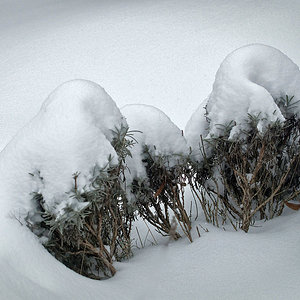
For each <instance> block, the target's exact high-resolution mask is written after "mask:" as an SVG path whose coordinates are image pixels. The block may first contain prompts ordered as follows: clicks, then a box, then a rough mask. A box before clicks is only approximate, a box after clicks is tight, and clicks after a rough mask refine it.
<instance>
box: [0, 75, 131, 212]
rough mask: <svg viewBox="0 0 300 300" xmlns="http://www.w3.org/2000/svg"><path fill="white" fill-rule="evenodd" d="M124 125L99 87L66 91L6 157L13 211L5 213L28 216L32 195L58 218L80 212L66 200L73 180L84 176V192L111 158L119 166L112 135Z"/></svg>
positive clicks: (4, 178) (70, 86) (66, 87)
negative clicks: (71, 211) (38, 195)
mask: <svg viewBox="0 0 300 300" xmlns="http://www.w3.org/2000/svg"><path fill="white" fill-rule="evenodd" d="M121 124H124V125H126V122H125V120H124V118H123V116H122V115H121V113H120V111H119V109H118V108H117V106H116V104H115V103H114V101H113V100H112V99H111V98H110V96H109V95H108V94H107V93H106V92H105V90H104V89H103V88H101V87H100V86H99V85H97V84H95V83H93V82H91V81H86V80H73V81H69V82H66V83H64V84H62V85H60V86H59V87H58V88H56V89H55V90H54V91H53V92H52V93H51V94H50V96H49V97H48V98H47V99H46V101H45V102H44V104H43V105H42V108H41V110H40V112H39V113H38V115H37V116H36V117H35V118H34V119H33V120H32V121H31V122H29V123H28V124H27V125H26V126H25V127H24V128H23V129H22V130H21V131H20V132H19V133H18V135H17V136H16V137H15V138H14V139H13V140H12V141H11V143H10V144H8V146H7V147H6V148H5V149H4V150H3V151H2V153H1V160H0V168H1V173H0V180H1V186H3V187H2V188H1V190H2V191H3V193H2V195H3V196H2V197H3V198H4V197H5V198H6V199H7V200H6V203H5V204H6V205H7V206H8V207H7V208H5V209H3V208H2V211H1V213H7V212H8V211H10V210H12V209H18V210H19V211H20V212H21V211H24V212H28V211H29V210H30V208H31V201H30V197H31V195H30V194H31V193H32V192H39V193H42V194H43V197H44V200H45V203H46V205H48V206H49V210H50V211H51V210H53V212H54V213H55V214H57V215H58V214H60V213H61V211H62V210H63V208H64V207H65V206H66V205H67V204H69V205H72V206H75V207H76V206H78V209H80V207H81V206H80V204H79V203H73V202H74V201H75V199H73V200H71V199H69V196H68V195H67V194H66V192H67V191H70V190H71V189H72V187H73V184H74V181H73V174H74V173H76V172H80V176H79V177H78V189H81V188H83V187H84V186H85V185H86V184H88V183H89V179H90V178H91V177H92V174H91V171H92V169H93V168H94V167H95V166H96V165H97V166H99V167H100V168H102V167H104V166H105V165H106V164H107V162H108V157H109V155H111V156H112V157H113V158H114V159H115V161H116V162H117V160H116V159H117V154H116V152H115V150H114V149H113V147H112V146H111V144H110V141H111V140H112V132H111V130H114V129H115V127H117V128H120V126H121ZM37 172H40V175H38V174H37ZM29 173H31V174H33V175H34V178H32V176H31V175H29ZM39 177H42V178H43V180H39ZM21 195H22V196H21ZM20 196H21V197H20ZM70 201H73V202H72V203H70ZM76 201H77V200H76ZM1 202H2V203H3V200H2V201H1ZM62 202H63V203H62ZM3 204H4V203H3ZM55 207H56V209H55Z"/></svg>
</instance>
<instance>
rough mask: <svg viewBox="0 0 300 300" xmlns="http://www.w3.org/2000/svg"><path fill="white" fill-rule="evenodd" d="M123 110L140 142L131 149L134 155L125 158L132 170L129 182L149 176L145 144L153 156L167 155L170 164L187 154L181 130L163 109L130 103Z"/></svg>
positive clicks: (135, 136)
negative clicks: (146, 165)
mask: <svg viewBox="0 0 300 300" xmlns="http://www.w3.org/2000/svg"><path fill="white" fill-rule="evenodd" d="M121 113H122V114H123V115H124V117H125V118H126V121H127V123H128V126H129V129H130V130H132V131H135V132H133V136H134V138H135V139H136V142H137V144H136V145H135V146H134V147H133V148H132V150H131V154H132V158H130V157H128V158H127V160H126V164H127V165H128V168H129V170H130V172H128V174H127V178H128V184H130V183H131V182H132V179H134V178H140V179H143V178H146V169H145V167H144V164H143V162H142V160H143V158H144V154H143V152H144V147H145V146H147V147H148V149H149V152H150V154H151V155H152V156H155V157H168V158H169V159H168V162H169V165H170V166H173V165H174V164H175V163H176V162H177V161H178V160H180V156H182V155H187V154H188V149H187V145H186V141H185V138H184V137H183V135H182V132H181V130H180V129H179V128H178V127H177V126H176V125H175V124H174V123H173V122H172V121H171V120H170V118H169V117H168V116H167V115H166V114H165V113H164V112H162V111H161V110H160V109H158V108H155V107H153V106H150V105H143V104H128V105H126V106H124V107H123V108H121ZM171 155H172V157H171ZM130 178H131V179H130Z"/></svg>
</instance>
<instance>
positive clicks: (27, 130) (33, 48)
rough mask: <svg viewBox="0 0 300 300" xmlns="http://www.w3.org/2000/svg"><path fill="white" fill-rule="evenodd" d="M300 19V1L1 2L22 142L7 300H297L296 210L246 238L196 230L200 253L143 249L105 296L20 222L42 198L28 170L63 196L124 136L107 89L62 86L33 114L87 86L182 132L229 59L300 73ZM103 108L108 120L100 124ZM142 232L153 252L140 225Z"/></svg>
mask: <svg viewBox="0 0 300 300" xmlns="http://www.w3.org/2000/svg"><path fill="white" fill-rule="evenodd" d="M299 9H300V5H299V1H298V0H290V1H288V3H286V2H283V1H280V0H273V1H259V0H249V1H242V0H238V1H232V0H224V1H219V0H212V1H206V0H197V1H196V0H186V1H180V0H174V1H170V0H164V1H136V0H129V1H120V0H114V1H109V2H108V1H96V0H85V1H83V0H72V1H71V0H64V1H59V0H43V1H42V2H41V1H39V0H27V1H17V0H1V10H0V46H1V47H0V65H1V74H0V80H1V90H0V136H1V140H0V149H2V148H4V147H5V146H6V145H7V144H8V142H9V141H10V140H11V138H12V137H13V136H15V135H16V134H17V132H19V133H18V134H17V136H16V137H15V138H14V139H13V141H12V142H10V144H9V145H7V146H6V147H5V149H4V150H3V151H2V152H1V153H0V268H1V271H2V272H1V274H0V299H12V300H14V299H118V300H119V299H299V298H300V292H299V277H300V256H299V245H300V235H299V230H298V228H299V226H300V218H299V213H294V212H291V211H290V210H289V209H287V210H286V211H285V214H284V215H283V216H281V217H278V218H276V219H274V220H271V221H268V222H266V223H260V222H258V223H256V225H257V226H259V227H251V229H250V232H249V233H248V234H245V233H243V232H232V229H231V228H230V227H226V228H225V229H226V231H224V229H222V228H214V227H212V226H211V225H209V224H205V222H204V220H203V219H202V218H200V219H198V220H196V221H194V224H193V232H192V234H193V238H194V242H193V243H192V244H190V243H189V242H188V241H187V239H181V240H179V241H177V242H171V243H168V246H166V245H165V244H167V240H166V239H167V238H165V237H161V236H159V235H158V234H156V233H155V231H154V230H153V234H155V237H156V239H157V241H158V243H159V246H152V245H151V243H150V242H146V245H145V246H144V248H143V249H137V248H135V249H134V257H133V258H132V259H130V260H128V261H126V262H122V263H117V264H116V268H117V271H118V272H117V274H116V276H115V277H113V278H112V279H109V280H106V281H100V282H99V281H93V280H90V279H87V278H84V277H82V276H80V275H78V274H76V273H74V272H73V271H71V270H69V269H67V268H66V267H65V266H64V265H62V264H61V263H59V262H58V261H57V260H56V259H55V258H53V257H52V256H51V255H50V254H49V253H48V252H47V251H46V250H45V249H44V248H43V246H42V245H41V244H40V243H39V241H38V239H37V238H36V237H35V236H34V235H33V234H32V233H31V232H30V231H29V230H28V229H27V228H26V226H24V225H23V226H22V225H21V224H20V223H19V221H18V220H17V219H19V220H20V222H22V213H23V211H24V210H26V209H28V206H30V203H29V192H31V191H32V190H33V189H39V188H45V187H44V186H39V183H38V182H34V181H33V180H32V176H30V175H28V172H34V171H35V170H34V169H33V170H32V167H35V168H37V169H38V168H39V167H40V166H42V165H43V166H47V168H46V169H47V170H48V171H47V172H46V174H45V178H46V177H47V178H49V180H51V181H52V183H53V184H57V182H63V184H64V186H60V187H59V186H57V187H56V188H57V189H60V188H61V190H65V188H67V187H69V186H70V185H71V184H72V178H71V177H70V174H71V175H72V173H74V172H76V171H78V169H81V170H80V171H81V172H82V174H88V170H87V169H86V170H84V169H83V168H82V167H83V165H82V164H84V165H85V162H86V161H87V160H88V161H89V163H91V164H93V163H95V162H96V161H97V162H98V163H101V162H102V159H103V158H104V157H105V156H106V155H107V154H109V153H113V152H112V151H113V149H112V147H111V145H110V143H109V140H110V138H111V136H110V131H109V130H108V129H109V128H110V127H111V126H114V125H115V124H120V122H124V120H122V116H121V115H120V113H119V111H118V109H117V108H116V106H115V104H114V103H113V102H112V101H111V100H110V97H109V96H108V95H107V94H106V93H105V92H104V91H103V89H102V88H100V87H99V86H98V85H96V84H94V83H91V82H87V81H75V82H72V83H70V82H69V83H68V84H65V85H63V86H61V87H60V88H58V90H56V91H55V92H54V94H52V96H50V98H51V97H52V100H51V101H47V102H46V103H48V104H45V105H44V106H43V108H42V110H41V111H40V112H39V113H38V111H39V109H40V107H41V104H42V102H43V100H44V99H45V98H46V97H47V95H48V94H49V91H51V90H53V89H54V88H55V87H56V86H58V85H60V84H61V83H62V82H66V81H69V80H70V79H74V78H88V79H90V80H92V81H94V82H97V83H100V84H101V85H102V86H104V87H105V88H106V90H107V91H108V92H109V94H110V95H112V98H113V99H114V100H115V101H116V103H117V106H118V107H122V106H124V105H125V104H128V103H143V104H148V105H149V104H151V105H154V106H156V107H158V108H159V109H162V110H163V111H165V112H166V113H167V114H168V116H170V117H171V119H172V120H173V121H174V123H175V124H177V125H178V126H179V127H180V128H183V127H184V125H185V124H186V122H187V120H188V119H189V118H190V116H191V114H192V112H193V111H195V110H196V108H197V107H198V106H199V104H200V103H201V100H202V99H206V97H207V95H208V94H209V92H210V91H211V87H212V84H213V81H214V75H215V72H216V70H217V69H218V67H219V66H220V64H221V62H222V61H223V60H224V57H225V55H227V54H228V53H231V52H232V51H233V50H234V49H237V48H239V47H241V46H242V45H246V44H249V43H263V44H267V45H271V46H273V47H275V48H277V49H280V50H281V51H282V52H283V53H285V54H286V55H287V56H288V57H290V58H291V59H292V60H293V61H294V62H295V63H297V64H299V62H300V52H299V41H300V31H299V30H298V28H300V19H299ZM275 56H276V55H275ZM251 57H252V56H251ZM285 61H286V58H285ZM263 63H265V61H263ZM259 65H260V63H258V66H259ZM290 65H291V66H292V64H290ZM265 67H266V66H265ZM270 67H271V68H272V64H271V65H270ZM292 68H293V67H292ZM248 74H249V73H248ZM229 75H233V74H229ZM258 75H260V74H258ZM281 76H283V77H284V78H285V76H284V75H283V74H281ZM246 78H247V76H246ZM249 78H250V79H253V78H252V77H248V79H249ZM257 78H258V79H260V80H261V79H264V78H261V77H260V76H258V77H257ZM247 82H248V81H247ZM248 84H249V82H248ZM285 88H286V87H285ZM269 92H270V90H269ZM98 102H99V103H98ZM97 103H98V104H99V105H97ZM85 104H86V105H85ZM106 105H107V106H106ZM204 105H205V102H203V103H202V104H201V105H200V106H199V111H200V112H199V113H196V114H195V115H194V117H193V119H195V121H193V122H192V123H193V124H194V125H193V126H194V127H191V128H192V129H191V130H190V133H191V135H193V136H194V137H196V136H197V135H198V136H199V132H205V130H206V129H208V127H207V126H206V123H205V122H206V121H204V120H203V118H202V116H203V113H204V112H205V110H204V109H203V106H204ZM214 105H215V104H214ZM103 106H106V109H105V111H104V112H107V111H108V110H109V111H111V112H113V113H112V114H111V115H112V116H114V117H113V119H109V118H108V119H106V118H105V117H106V116H107V114H105V116H104V119H101V118H97V117H96V115H101V116H103V114H102V113H103V112H102V107H103ZM215 112H216V111H215ZM37 113H38V115H37V116H36V117H35V118H34V120H32V121H30V120H31V119H32V118H33V117H34V116H35V115H36V114H37ZM158 115H159V114H158V113H157V114H156V115H155V116H156V117H157V116H158ZM200 115H201V117H199V119H200V122H201V124H200V125H198V120H197V119H198V116H200ZM54 120H55V121H54ZM76 120H77V121H76ZM128 120H129V118H128ZM133 122H134V120H133ZM166 122H167V121H166ZM26 124H27V125H26ZM168 124H170V122H168ZM197 126H199V131H196V130H195V129H194V128H197ZM23 127H24V128H23ZM21 128H23V129H21ZM20 129H21V131H20ZM132 129H134V128H132ZM136 129H137V128H136ZM176 130H177V132H178V129H176ZM176 130H175V129H174V131H176ZM202 130H203V131H202ZM185 136H186V138H188V136H189V134H188V133H187V132H186V133H185ZM46 137H47V138H46ZM194 137H193V138H191V140H193V141H195V138H194ZM63 141H65V142H63ZM68 141H69V142H70V143H67V142H68ZM196 143H198V141H197V142H196ZM100 145H101V147H100V148H99V147H98V146H100ZM72 146H75V148H76V150H77V151H78V152H76V151H74V148H72ZM50 149H51V151H49V150H50ZM96 149H98V150H97V151H99V149H100V151H103V152H102V153H100V152H97V151H96ZM75 153H77V154H78V155H77V154H76V155H75ZM87 153H88V155H87ZM71 154H72V155H71ZM81 158H82V160H81ZM62 162H63V163H62ZM29 169H30V170H29ZM54 169H56V170H59V172H55V171H54ZM28 170H29V171H28ZM82 170H83V171H82ZM27 175H28V176H27ZM43 175H44V174H43ZM54 177H55V178H56V179H59V180H54V179H55V178H54ZM64 178H65V179H64ZM66 178H68V180H67V179H66ZM82 178H83V177H82ZM54 181H55V182H54ZM46 187H47V184H46ZM48 187H49V189H50V185H48ZM48 187H47V188H48ZM51 197H52V194H51V193H50V190H49V201H50V199H52V198H51ZM52 200H53V199H52ZM52 200H51V201H52ZM188 200H189V198H188V195H187V196H186V201H188ZM196 225H198V226H199V228H200V225H202V226H204V227H205V228H206V227H207V228H208V230H209V232H205V231H204V230H202V229H201V228H200V231H201V238H198V237H197V233H196V231H195V227H196ZM135 226H136V227H138V228H139V231H140V234H141V235H142V238H143V239H144V238H146V234H147V228H146V227H145V224H143V223H142V222H137V223H135ZM133 233H135V230H133ZM133 238H134V243H136V244H138V239H137V236H136V235H135V234H133ZM148 239H149V237H148ZM139 247H140V248H141V246H139Z"/></svg>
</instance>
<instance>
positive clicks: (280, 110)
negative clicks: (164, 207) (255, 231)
mask: <svg viewBox="0 0 300 300" xmlns="http://www.w3.org/2000/svg"><path fill="white" fill-rule="evenodd" d="M299 99H300V72H299V68H298V66H297V65H295V64H294V63H293V62H292V61H291V60H290V59H289V58H288V57H287V56H285V55H284V54H283V53H281V52H280V51H278V50H276V49H274V48H272V47H268V46H264V45H250V46H246V47H243V48H240V49H238V50H236V51H234V52H233V53H232V54H230V55H229V56H228V57H227V58H226V59H225V61H224V62H223V63H222V65H221V67H220V69H219V70H218V72H217V75H216V80H215V83H214V86H213V91H212V93H211V94H210V96H209V97H208V99H207V100H206V101H205V102H204V103H202V106H203V107H200V108H199V109H198V110H197V111H196V112H195V113H194V115H193V116H192V117H191V119H190V121H189V122H188V124H187V126H186V137H187V140H188V144H189V145H190V146H191V148H192V156H191V158H192V159H191V165H192V169H191V173H190V174H189V181H190V183H191V187H192V191H193V193H194V196H195V197H197V198H198V199H199V200H200V203H201V205H202V208H203V210H204V213H205V216H206V218H207V220H208V221H212V222H213V223H215V224H216V225H219V221H220V220H219V217H221V218H222V219H221V220H222V221H223V222H224V221H225V220H226V219H228V218H229V219H230V220H231V222H232V224H233V225H234V226H237V225H240V227H241V228H242V229H243V230H244V231H248V229H249V226H250V224H251V222H254V220H255V218H256V217H257V216H259V217H260V218H261V219H269V218H272V217H273V216H275V215H279V214H281V212H282V210H283V207H284V202H285V201H288V200H289V199H294V198H295V197H297V195H298V189H299V178H300V173H299V171H298V164H299V152H300V146H299V135H300V131H299V118H298V115H299V111H300V105H299ZM236 222H237V224H235V223H236Z"/></svg>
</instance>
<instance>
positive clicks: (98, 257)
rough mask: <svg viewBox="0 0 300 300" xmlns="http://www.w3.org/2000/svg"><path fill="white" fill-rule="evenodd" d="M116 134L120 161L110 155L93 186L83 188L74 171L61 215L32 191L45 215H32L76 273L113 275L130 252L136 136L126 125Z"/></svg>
mask: <svg viewBox="0 0 300 300" xmlns="http://www.w3.org/2000/svg"><path fill="white" fill-rule="evenodd" d="M112 132H113V140H112V145H113V147H114V149H115V150H116V153H117V154H118V162H117V163H115V162H114V160H113V158H112V157H109V158H108V162H107V165H106V166H105V167H102V168H101V167H99V166H95V167H94V168H93V170H92V172H91V173H92V179H91V181H90V184H89V185H88V186H85V187H84V188H83V189H80V190H79V189H78V184H77V182H78V181H77V180H78V177H79V176H80V173H75V174H73V182H74V185H73V188H72V190H71V191H68V192H67V194H68V198H69V201H67V202H66V205H65V207H64V208H63V213H60V214H59V215H55V214H54V213H53V209H52V210H51V209H49V208H48V207H47V206H46V205H45V202H44V199H43V195H42V194H41V193H34V194H32V201H33V202H34V203H35V204H36V213H35V215H40V216H41V218H40V219H38V221H36V220H37V219H36V218H33V217H32V216H31V218H30V217H29V218H28V219H27V223H28V225H29V227H30V228H31V229H32V230H33V232H35V233H36V234H37V235H38V236H40V237H41V238H42V240H43V241H44V246H45V247H46V248H47V249H48V251H49V252H50V253H52V254H53V255H54V256H55V257H56V258H57V259H58V260H60V261H61V262H62V263H64V264H65V265H66V266H68V267H69V268H71V269H73V270H74V271H76V272H78V273H80V274H82V275H85V276H87V277H90V278H94V279H100V278H106V277H111V276H113V275H114V274H115V272H116V270H115V268H114V266H113V261H114V260H117V261H120V260H122V259H126V258H129V257H130V256H131V240H130V231H131V225H132V221H133V219H134V207H133V206H132V205H131V204H130V203H129V201H128V199H127V195H126V188H125V177H124V170H125V167H126V165H125V158H126V157H127V156H131V153H130V148H131V147H132V146H133V145H134V143H135V140H134V138H133V136H132V132H129V131H128V128H127V127H124V126H122V127H121V128H119V129H118V128H116V129H115V130H114V131H112ZM36 174H38V173H37V172H36ZM31 175H32V176H35V174H31ZM39 180H40V181H41V182H42V181H43V179H42V178H39Z"/></svg>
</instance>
